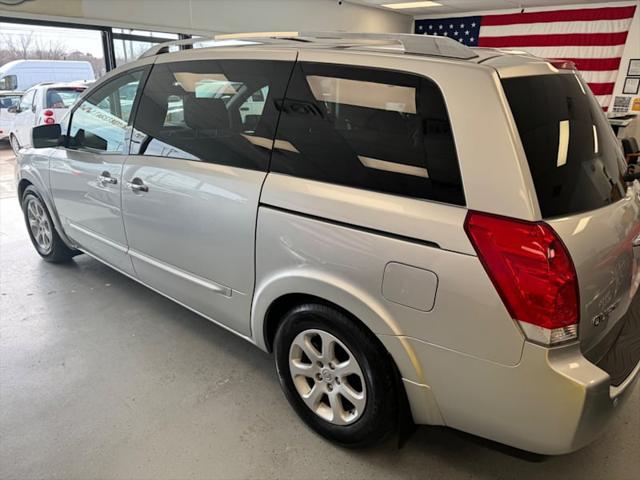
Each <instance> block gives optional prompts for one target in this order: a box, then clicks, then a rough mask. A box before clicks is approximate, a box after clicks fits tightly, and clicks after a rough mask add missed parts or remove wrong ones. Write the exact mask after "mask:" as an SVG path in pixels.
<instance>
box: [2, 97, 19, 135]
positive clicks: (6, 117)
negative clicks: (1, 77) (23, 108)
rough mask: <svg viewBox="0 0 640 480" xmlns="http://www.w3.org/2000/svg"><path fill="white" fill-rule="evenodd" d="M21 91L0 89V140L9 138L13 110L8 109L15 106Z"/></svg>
mask: <svg viewBox="0 0 640 480" xmlns="http://www.w3.org/2000/svg"><path fill="white" fill-rule="evenodd" d="M21 95H22V92H16V91H8V90H0V140H8V139H9V130H10V128H11V124H12V123H13V118H14V117H15V112H10V111H9V109H11V108H13V107H17V106H18V104H19V103H20V96H21Z"/></svg>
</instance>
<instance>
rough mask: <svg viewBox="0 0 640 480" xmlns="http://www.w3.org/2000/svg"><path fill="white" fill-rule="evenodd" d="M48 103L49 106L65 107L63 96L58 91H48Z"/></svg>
mask: <svg viewBox="0 0 640 480" xmlns="http://www.w3.org/2000/svg"><path fill="white" fill-rule="evenodd" d="M47 105H48V106H49V108H56V107H58V108H60V107H64V102H63V101H62V97H61V96H60V94H59V93H58V92H53V91H51V92H47Z"/></svg>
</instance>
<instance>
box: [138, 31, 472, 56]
mask: <svg viewBox="0 0 640 480" xmlns="http://www.w3.org/2000/svg"><path fill="white" fill-rule="evenodd" d="M287 40H290V41H298V42H300V41H304V42H308V43H318V42H321V41H323V40H324V41H331V42H334V45H336V46H338V45H337V44H336V43H335V42H339V41H341V40H344V41H346V43H348V42H354V41H355V42H366V41H375V42H381V41H382V42H389V43H398V44H400V45H401V46H402V47H403V48H404V52H405V53H410V54H416V55H429V56H435V57H446V58H456V59H460V60H470V59H472V58H476V57H477V56H478V55H477V54H476V53H475V52H474V51H473V49H471V48H470V47H467V46H466V45H462V44H461V43H459V42H457V41H455V40H454V39H452V38H448V37H437V36H432V35H416V34H411V33H347V32H304V31H303V32H250V33H230V34H220V35H215V36H212V37H203V38H188V39H185V40H176V41H173V42H165V43H160V44H158V45H155V46H154V47H151V48H150V49H149V50H147V51H146V52H144V53H143V54H142V55H141V56H140V58H142V57H150V56H153V55H159V54H162V53H167V52H169V51H170V49H171V47H180V46H185V45H191V46H193V45H195V44H197V43H203V42H219V43H220V46H224V45H229V43H228V42H230V41H234V42H238V43H236V44H244V42H246V44H251V43H276V42H278V43H280V42H282V41H287ZM240 42H242V43H240ZM364 45H366V44H364Z"/></svg>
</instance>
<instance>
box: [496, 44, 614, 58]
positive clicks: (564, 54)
mask: <svg viewBox="0 0 640 480" xmlns="http://www.w3.org/2000/svg"><path fill="white" fill-rule="evenodd" d="M505 49H506V50H508V48H505ZM521 50H524V51H526V52H528V53H530V54H531V55H535V56H536V57H541V58H593V59H598V58H617V57H622V52H623V51H624V45H616V46H610V47H599V46H588V47H584V46H583V47H578V46H568V47H565V46H557V47H526V48H522V49H521Z"/></svg>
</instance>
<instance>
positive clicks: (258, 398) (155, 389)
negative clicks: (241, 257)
mask: <svg viewBox="0 0 640 480" xmlns="http://www.w3.org/2000/svg"><path fill="white" fill-rule="evenodd" d="M12 162H13V159H12V157H11V155H10V153H9V151H8V150H7V149H6V147H4V150H0V188H1V191H0V194H1V195H0V197H2V199H1V200H0V293H1V296H0V477H2V478H64V479H76V478H77V479H85V478H105V479H110V478H158V479H160V478H314V479H316V478H340V479H345V478H367V479H370V480H372V479H377V478H391V477H394V478H421V479H424V478H465V479H474V478H477V479H483V478H487V479H488V478H516V477H517V478H519V479H525V478H536V479H538V478H543V477H544V478H547V479H549V478H567V477H570V478H580V479H591V478H607V479H631V478H638V475H640V454H639V452H640V389H636V391H635V392H634V394H633V396H632V398H631V399H630V402H629V404H628V405H627V408H626V409H625V410H624V411H623V412H621V413H620V414H619V416H618V417H617V419H616V420H615V422H614V423H613V425H612V426H611V428H610V429H609V430H608V431H607V433H606V434H605V435H604V436H603V437H602V438H600V439H598V440H597V441H596V442H595V443H593V444H592V445H591V446H589V447H588V448H585V449H583V450H581V451H579V452H577V453H574V454H571V455H566V456H562V457H547V458H531V457H529V456H525V455H522V454H519V452H516V451H513V450H510V449H507V448H503V447H501V446H499V445H496V444H493V443H491V442H487V441H483V440H480V439H478V438H475V437H472V436H470V435H464V434H461V433H458V432H455V431H452V430H448V429H444V428H428V427H422V428H420V429H418V431H417V432H416V433H415V435H414V436H413V437H412V438H411V439H410V441H409V442H408V444H407V445H405V446H404V448H402V449H400V450H398V449H397V447H396V444H395V442H394V441H389V442H387V443H386V444H384V445H380V446H378V447H375V448H372V449H368V450H363V451H349V450H344V449H341V448H338V447H335V446H333V445H331V444H329V443H328V442H326V441H324V440H323V439H322V438H320V437H318V436H316V435H315V434H313V433H312V432H311V431H310V430H308V429H307V428H306V427H305V426H304V425H303V424H302V423H301V422H300V421H299V420H298V419H297V418H296V416H295V415H294V413H293V411H292V410H291V409H290V408H289V406H288V404H287V402H286V400H285V399H284V397H283V395H282V394H281V392H280V387H279V385H278V381H277V379H276V375H275V372H274V367H273V364H272V358H271V357H270V356H269V355H267V354H265V353H262V352H261V351H259V350H258V349H256V348H254V347H252V346H251V345H249V344H247V343H245V342H243V341H242V340H240V339H239V338H237V337H235V336H234V335H232V334H230V333H228V332H226V331H224V330H222V329H221V328H218V327H216V326H215V325H213V324H211V323H209V322H207V321H206V320H204V319H202V318H200V317H198V316H196V315H194V314H192V313H191V312H189V311H187V310H185V309H184V308H182V307H180V306H178V305H176V304H174V303H172V302H171V301H169V300H166V299H165V298H163V297H161V296H160V295H157V294H155V293H153V292H151V291H150V290H147V289H146V288H144V287H142V286H140V285H138V284H137V283H135V282H133V281H132V280H129V279H128V278H126V277H124V276H122V275H120V274H118V273H116V272H115V271H113V270H111V269H109V268H108V267H105V266H103V265H102V264H100V263H99V262H97V261H95V260H92V259H91V258H88V257H87V256H80V257H76V259H75V261H74V262H73V263H71V264H70V265H65V266H56V265H50V264H47V263H45V262H42V261H41V260H40V259H39V257H38V255H37V254H36V252H35V251H34V250H33V248H32V246H31V244H30V243H29V240H28V237H27V233H26V229H25V226H24V224H23V221H22V217H21V212H20V210H19V208H18V202H17V201H16V198H15V193H14V191H13V178H12V175H13V166H12Z"/></svg>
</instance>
